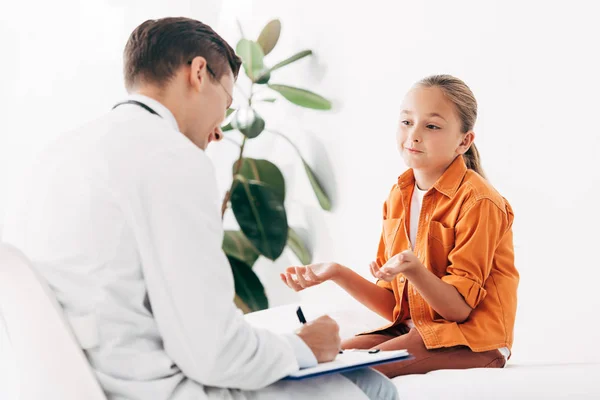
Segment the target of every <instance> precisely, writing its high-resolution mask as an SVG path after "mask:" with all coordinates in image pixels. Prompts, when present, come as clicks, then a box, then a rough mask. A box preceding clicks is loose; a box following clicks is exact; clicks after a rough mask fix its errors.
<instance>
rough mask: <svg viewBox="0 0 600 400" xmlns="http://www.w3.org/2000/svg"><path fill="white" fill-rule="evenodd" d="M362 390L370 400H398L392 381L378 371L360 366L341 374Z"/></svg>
mask: <svg viewBox="0 0 600 400" xmlns="http://www.w3.org/2000/svg"><path fill="white" fill-rule="evenodd" d="M341 375H342V376H344V377H345V378H346V379H349V380H350V381H351V382H352V383H354V384H355V385H356V386H358V387H359V388H360V390H362V391H363V392H364V393H365V394H366V395H367V397H368V398H369V399H370V400H399V399H400V397H399V396H398V390H396V386H395V385H394V383H393V382H392V381H391V380H390V379H389V378H388V377H387V376H385V375H383V374H382V373H381V372H379V371H375V370H374V369H371V368H361V369H356V370H354V371H349V372H344V373H342V374H341Z"/></svg>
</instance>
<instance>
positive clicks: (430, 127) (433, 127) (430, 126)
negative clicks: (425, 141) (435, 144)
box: [427, 124, 441, 131]
mask: <svg viewBox="0 0 600 400" xmlns="http://www.w3.org/2000/svg"><path fill="white" fill-rule="evenodd" d="M427 129H433V130H434V131H435V130H438V129H441V128H440V127H439V126H435V125H431V124H429V125H427Z"/></svg>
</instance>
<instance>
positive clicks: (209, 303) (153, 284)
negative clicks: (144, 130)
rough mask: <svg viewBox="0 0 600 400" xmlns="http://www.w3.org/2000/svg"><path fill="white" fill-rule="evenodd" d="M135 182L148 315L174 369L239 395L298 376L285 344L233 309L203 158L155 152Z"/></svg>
mask: <svg viewBox="0 0 600 400" xmlns="http://www.w3.org/2000/svg"><path fill="white" fill-rule="evenodd" d="M134 176H136V178H135V179H134V180H133V183H132V185H131V187H130V191H129V193H130V196H129V206H128V207H130V211H131V215H132V220H131V225H132V229H133V230H134V235H135V237H136V240H137V242H138V246H139V255H140V258H141V263H142V270H143V273H144V279H145V281H146V284H147V289H148V297H149V300H150V304H151V309H152V313H153V315H154V318H155V320H156V322H157V325H158V329H159V331H160V333H161V336H162V338H163V340H164V347H165V350H166V352H167V354H169V356H170V357H171V358H172V359H173V361H174V363H175V364H176V365H177V366H178V367H179V368H180V369H181V370H182V371H183V373H184V374H185V375H186V376H187V377H189V378H190V379H193V380H195V381H197V382H199V383H201V384H203V385H208V386H216V387H226V388H237V389H244V390H253V389H258V388H262V387H265V386H267V385H269V384H271V383H273V382H275V381H277V380H279V379H281V378H282V377H284V376H286V375H289V374H290V373H291V372H293V371H296V370H297V369H298V361H297V360H296V356H295V351H294V348H293V346H292V344H291V343H290V341H289V340H288V338H286V337H284V336H281V335H276V334H274V333H272V332H270V331H267V330H262V329H257V328H254V327H252V326H251V325H249V324H248V323H247V322H246V321H245V319H244V317H243V314H242V313H241V311H240V310H239V309H238V308H237V307H236V306H235V304H234V302H233V299H234V294H235V293H234V281H233V276H232V273H231V269H230V266H229V262H228V260H227V257H226V256H225V254H224V253H223V251H222V249H221V246H222V241H223V228H222V223H221V215H220V200H221V199H220V198H219V194H218V189H217V184H216V180H215V176H214V171H213V166H212V163H211V162H210V160H209V159H208V157H207V156H206V155H205V154H204V152H203V151H201V150H199V149H196V148H190V146H182V147H181V148H178V149H171V150H164V151H161V152H159V153H158V154H155V155H153V156H151V157H150V156H149V157H148V161H147V162H145V163H143V165H141V166H140V168H139V170H138V171H137V172H135V173H134Z"/></svg>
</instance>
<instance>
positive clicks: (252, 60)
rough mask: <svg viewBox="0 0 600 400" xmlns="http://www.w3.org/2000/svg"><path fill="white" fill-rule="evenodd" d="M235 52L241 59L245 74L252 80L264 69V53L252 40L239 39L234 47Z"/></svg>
mask: <svg viewBox="0 0 600 400" xmlns="http://www.w3.org/2000/svg"><path fill="white" fill-rule="evenodd" d="M235 52H236V53H237V54H238V56H240V58H241V59H242V63H243V65H244V71H246V75H248V78H250V79H251V80H252V81H254V80H255V79H256V78H257V77H258V74H259V73H260V72H261V71H262V70H263V69H264V64H263V57H264V54H263V51H262V49H261V47H260V46H259V45H258V43H256V42H254V41H252V40H248V39H241V40H240V41H239V42H238V44H237V46H236V48H235Z"/></svg>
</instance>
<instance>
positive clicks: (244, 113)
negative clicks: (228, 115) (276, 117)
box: [221, 107, 265, 139]
mask: <svg viewBox="0 0 600 400" xmlns="http://www.w3.org/2000/svg"><path fill="white" fill-rule="evenodd" d="M231 126H232V127H233V128H234V129H237V130H238V131H240V132H242V133H243V134H244V135H245V136H246V137H247V138H248V139H253V138H255V137H257V136H258V135H260V134H261V133H262V131H264V130H265V120H264V119H262V117H261V116H260V115H258V113H257V112H256V111H255V110H254V109H253V108H252V107H245V108H242V109H240V110H238V111H237V112H236V113H235V115H234V116H233V119H232V120H231ZM221 130H222V129H221Z"/></svg>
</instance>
